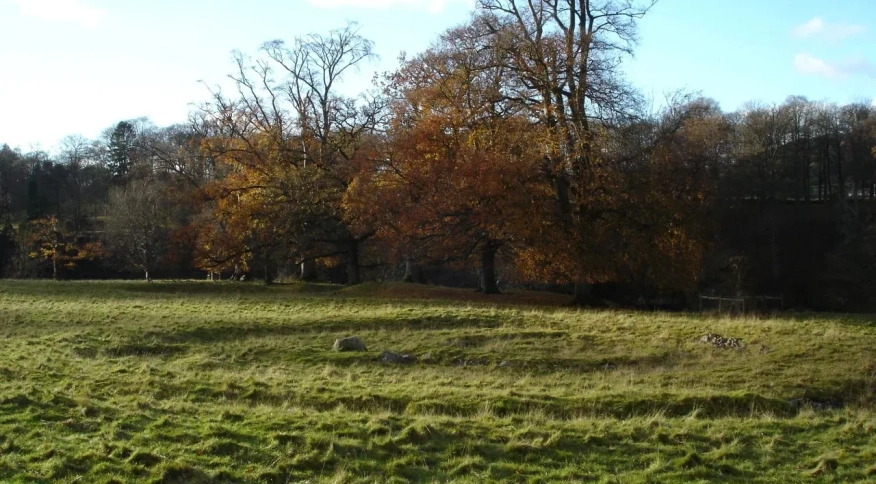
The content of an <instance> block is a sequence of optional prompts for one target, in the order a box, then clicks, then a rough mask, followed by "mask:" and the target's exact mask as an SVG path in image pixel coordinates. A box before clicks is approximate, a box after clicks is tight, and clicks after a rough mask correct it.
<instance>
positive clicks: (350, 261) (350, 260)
mask: <svg viewBox="0 0 876 484" xmlns="http://www.w3.org/2000/svg"><path fill="white" fill-rule="evenodd" d="M360 281H361V280H360V277H359V242H357V241H355V240H351V241H350V249H349V253H348V255H347V284H349V285H351V286H353V285H356V284H359V282H360Z"/></svg>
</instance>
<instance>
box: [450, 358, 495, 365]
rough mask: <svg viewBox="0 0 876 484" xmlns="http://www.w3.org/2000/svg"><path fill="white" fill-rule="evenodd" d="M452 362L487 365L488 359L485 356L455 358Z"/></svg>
mask: <svg viewBox="0 0 876 484" xmlns="http://www.w3.org/2000/svg"><path fill="white" fill-rule="evenodd" d="M453 363H454V364H456V365H459V366H487V365H489V364H490V361H489V360H487V359H486V358H475V359H473V360H466V359H465V358H457V359H455V360H453Z"/></svg>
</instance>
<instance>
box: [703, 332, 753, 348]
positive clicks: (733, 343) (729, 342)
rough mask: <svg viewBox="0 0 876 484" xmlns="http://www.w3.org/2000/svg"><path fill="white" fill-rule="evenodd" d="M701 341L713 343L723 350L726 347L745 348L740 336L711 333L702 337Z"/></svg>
mask: <svg viewBox="0 0 876 484" xmlns="http://www.w3.org/2000/svg"><path fill="white" fill-rule="evenodd" d="M700 343H705V344H708V345H712V346H714V347H715V348H719V349H722V350H726V349H736V350H741V349H742V348H745V343H744V342H743V341H742V340H741V339H739V338H733V337H726V338H725V337H724V336H721V335H720V334H715V333H709V334H707V335H705V336H703V337H702V338H700Z"/></svg>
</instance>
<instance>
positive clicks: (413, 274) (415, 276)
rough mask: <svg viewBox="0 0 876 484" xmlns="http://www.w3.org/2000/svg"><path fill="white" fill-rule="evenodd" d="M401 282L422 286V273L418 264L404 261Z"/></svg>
mask: <svg viewBox="0 0 876 484" xmlns="http://www.w3.org/2000/svg"><path fill="white" fill-rule="evenodd" d="M402 281H403V282H407V283H411V284H423V271H422V270H421V269H420V266H419V264H417V263H415V262H413V261H412V260H411V259H407V260H405V277H404V279H402Z"/></svg>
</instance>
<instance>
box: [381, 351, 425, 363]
mask: <svg viewBox="0 0 876 484" xmlns="http://www.w3.org/2000/svg"><path fill="white" fill-rule="evenodd" d="M380 361H382V362H384V363H391V364H393V365H409V364H411V363H414V362H416V361H417V358H416V357H414V356H411V355H400V354H398V353H393V352H392V351H384V352H383V353H380Z"/></svg>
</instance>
